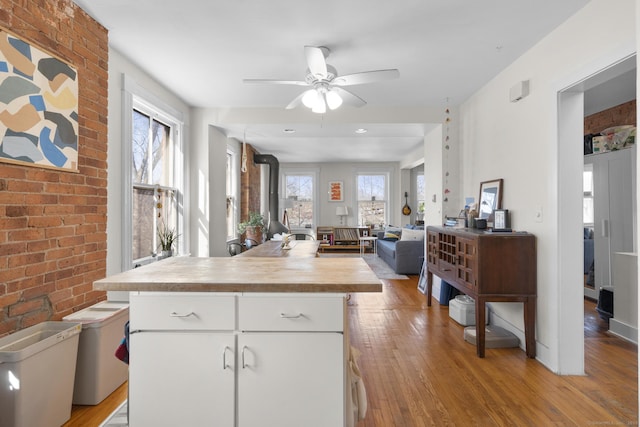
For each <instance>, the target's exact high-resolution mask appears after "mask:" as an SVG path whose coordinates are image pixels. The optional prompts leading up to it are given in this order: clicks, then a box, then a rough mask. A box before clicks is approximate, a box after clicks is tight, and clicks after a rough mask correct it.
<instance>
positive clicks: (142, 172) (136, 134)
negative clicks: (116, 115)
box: [132, 110, 151, 184]
mask: <svg viewBox="0 0 640 427" xmlns="http://www.w3.org/2000/svg"><path fill="white" fill-rule="evenodd" d="M150 122H151V121H150V119H149V116H146V115H144V114H142V113H140V112H139V111H136V110H133V141H132V142H133V156H132V157H133V165H132V173H133V175H132V178H133V183H134V184H147V183H148V182H147V181H148V179H149V175H148V172H147V170H148V167H147V164H148V154H149V125H150Z"/></svg>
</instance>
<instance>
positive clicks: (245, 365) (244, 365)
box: [242, 345, 247, 369]
mask: <svg viewBox="0 0 640 427" xmlns="http://www.w3.org/2000/svg"><path fill="white" fill-rule="evenodd" d="M246 350H247V346H246V345H245V346H242V369H245V368H246V367H247V364H246V363H244V352H245V351H246Z"/></svg>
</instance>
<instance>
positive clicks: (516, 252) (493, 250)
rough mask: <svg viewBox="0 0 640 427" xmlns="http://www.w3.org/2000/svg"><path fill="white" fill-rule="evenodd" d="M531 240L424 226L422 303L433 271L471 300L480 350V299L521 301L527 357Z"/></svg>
mask: <svg viewBox="0 0 640 427" xmlns="http://www.w3.org/2000/svg"><path fill="white" fill-rule="evenodd" d="M536 272H537V267H536V242H535V236H534V235H532V234H529V233H522V232H514V233H502V232H500V233H497V232H496V233H492V232H487V231H485V230H476V229H468V228H462V229H460V228H457V229H456V228H446V227H433V226H430V227H427V305H429V306H430V305H431V289H432V285H433V275H434V274H435V275H436V276H438V277H440V278H441V279H442V280H444V281H446V282H448V283H449V284H450V285H451V286H453V287H455V288H456V289H458V290H459V291H461V292H463V293H465V294H467V295H469V296H470V297H472V298H474V299H475V301H476V343H477V353H478V356H479V357H484V349H485V328H484V324H485V303H486V302H489V301H496V302H522V303H523V304H524V333H525V341H526V353H527V356H528V357H531V358H535V356H536V341H535V323H536V280H537V279H536Z"/></svg>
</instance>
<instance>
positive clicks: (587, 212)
mask: <svg viewBox="0 0 640 427" xmlns="http://www.w3.org/2000/svg"><path fill="white" fill-rule="evenodd" d="M582 191H583V192H584V195H583V199H582V222H583V223H584V225H593V220H594V213H593V164H586V165H584V171H583V172H582Z"/></svg>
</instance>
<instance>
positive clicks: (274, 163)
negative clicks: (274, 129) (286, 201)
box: [253, 154, 289, 239]
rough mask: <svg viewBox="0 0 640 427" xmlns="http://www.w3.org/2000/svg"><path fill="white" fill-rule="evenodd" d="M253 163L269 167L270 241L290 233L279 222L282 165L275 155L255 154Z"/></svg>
mask: <svg viewBox="0 0 640 427" xmlns="http://www.w3.org/2000/svg"><path fill="white" fill-rule="evenodd" d="M253 162H254V163H255V164H266V165H269V227H268V230H267V237H268V238H269V239H270V238H272V237H273V235H274V234H278V233H286V232H288V231H289V229H288V228H287V227H286V226H285V225H284V224H283V223H281V222H280V221H278V205H279V203H280V199H279V196H278V175H279V171H280V163H279V162H278V159H276V157H275V156H274V155H273V154H255V155H254V156H253Z"/></svg>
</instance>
